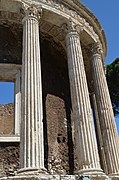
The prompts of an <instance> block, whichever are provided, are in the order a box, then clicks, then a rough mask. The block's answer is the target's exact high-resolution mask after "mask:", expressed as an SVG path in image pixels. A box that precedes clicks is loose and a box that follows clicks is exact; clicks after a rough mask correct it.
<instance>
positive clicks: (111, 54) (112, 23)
mask: <svg viewBox="0 0 119 180" xmlns="http://www.w3.org/2000/svg"><path fill="white" fill-rule="evenodd" d="M81 2H82V3H83V4H85V5H86V6H87V7H88V8H89V9H90V10H91V11H92V12H93V13H94V15H95V16H96V17H97V18H98V20H99V22H100V24H101V25H102V28H103V29H104V31H105V34H106V38H107V45H108V51H107V57H106V59H105V64H110V63H111V62H112V61H114V59H115V58H117V57H119V0H113V1H112V0H81Z"/></svg>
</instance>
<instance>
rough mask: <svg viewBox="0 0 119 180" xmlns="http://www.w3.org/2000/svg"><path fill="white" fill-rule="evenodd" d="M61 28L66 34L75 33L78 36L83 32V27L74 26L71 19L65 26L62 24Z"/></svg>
mask: <svg viewBox="0 0 119 180" xmlns="http://www.w3.org/2000/svg"><path fill="white" fill-rule="evenodd" d="M62 28H63V29H64V30H65V32H67V33H70V32H76V33H78V34H80V33H81V31H83V27H82V26H81V25H79V24H76V23H75V22H73V21H72V20H71V19H70V20H69V21H68V22H67V23H66V24H63V26H62Z"/></svg>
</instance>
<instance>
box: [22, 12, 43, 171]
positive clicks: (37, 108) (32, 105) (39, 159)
mask: <svg viewBox="0 0 119 180" xmlns="http://www.w3.org/2000/svg"><path fill="white" fill-rule="evenodd" d="M30 10H31V9H30ZM21 123H22V125H21V127H22V128H21V146H20V147H21V148H20V150H21V151H20V163H21V171H22V169H23V171H25V170H27V169H28V171H37V170H41V169H43V168H44V144H43V110H42V83H41V62H40V44H39V22H38V17H37V16H35V15H34V14H30V15H29V14H28V15H27V16H26V17H25V18H24V19H23V56H22V122H21Z"/></svg>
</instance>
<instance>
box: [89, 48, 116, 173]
mask: <svg viewBox="0 0 119 180" xmlns="http://www.w3.org/2000/svg"><path fill="white" fill-rule="evenodd" d="M98 50H99V47H98V46H97V45H93V47H92V69H93V80H94V89H95V95H96V101H97V108H98V114H99V119H100V127H101V134H102V139H103V146H104V151H105V157H106V161H107V163H106V164H107V167H108V174H111V175H113V174H119V139H118V133H117V129H116V124H115V121H114V115H113V110H112V105H111V100H110V96H109V91H108V87H107V82H106V77H105V74H104V69H103V65H102V60H101V54H100V52H98Z"/></svg>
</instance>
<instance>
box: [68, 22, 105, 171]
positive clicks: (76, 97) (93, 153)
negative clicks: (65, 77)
mask: <svg viewBox="0 0 119 180" xmlns="http://www.w3.org/2000/svg"><path fill="white" fill-rule="evenodd" d="M79 28H80V27H79ZM80 29H81V28H80ZM67 31H68V32H67V36H66V44H67V56H68V69H69V79H70V90H71V99H72V108H73V114H74V121H75V133H76V134H75V137H76V152H77V157H78V166H79V167H78V168H79V173H81V174H82V173H83V174H88V173H89V172H91V173H92V174H93V173H102V170H101V167H100V162H99V156H98V150H97V143H96V137H95V131H94V124H93V119H92V110H91V106H90V100H89V92H88V86H87V80H86V74H85V69H84V62H83V56H82V50H81V44H80V33H79V32H77V26H76V25H75V24H74V23H72V22H70V23H69V24H68V27H67Z"/></svg>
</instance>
